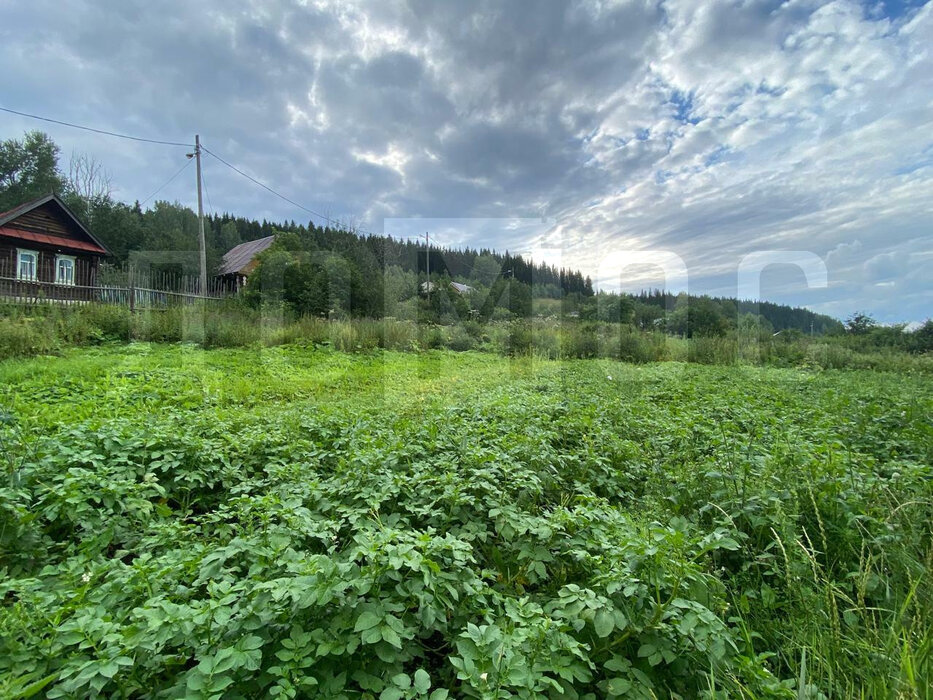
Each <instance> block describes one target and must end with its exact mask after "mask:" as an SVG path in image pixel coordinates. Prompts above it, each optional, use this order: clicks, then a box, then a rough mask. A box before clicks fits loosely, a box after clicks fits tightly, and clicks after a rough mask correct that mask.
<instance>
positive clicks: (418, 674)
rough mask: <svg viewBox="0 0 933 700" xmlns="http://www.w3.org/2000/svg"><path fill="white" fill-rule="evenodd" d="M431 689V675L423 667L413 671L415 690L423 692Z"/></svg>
mask: <svg viewBox="0 0 933 700" xmlns="http://www.w3.org/2000/svg"><path fill="white" fill-rule="evenodd" d="M430 689H431V676H430V674H429V673H428V672H427V671H425V670H424V669H423V668H419V669H418V670H417V671H415V690H417V691H418V692H419V693H421V694H424V693H426V692H428V690H430Z"/></svg>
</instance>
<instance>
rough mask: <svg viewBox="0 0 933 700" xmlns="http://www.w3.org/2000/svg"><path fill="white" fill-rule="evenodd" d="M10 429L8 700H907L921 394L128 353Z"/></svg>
mask: <svg viewBox="0 0 933 700" xmlns="http://www.w3.org/2000/svg"><path fill="white" fill-rule="evenodd" d="M353 332H355V333H356V332H358V333H369V331H366V330H365V329H354V330H353ZM372 333H374V334H375V333H376V331H375V330H373V331H372ZM360 337H363V336H354V337H353V338H350V339H348V340H347V342H348V343H356V342H357V341H358V340H359V338H360ZM365 337H369V336H368V335H366V336H365ZM597 340H598V339H597ZM405 341H406V338H402V339H401V340H400V341H399V342H405ZM366 342H369V341H366ZM633 342H634V341H633ZM376 344H378V343H376ZM707 350H709V351H710V352H715V349H712V350H710V349H704V350H703V351H704V352H705V351H707ZM685 359H686V358H685ZM0 410H2V414H0V439H2V442H0V464H3V465H4V469H5V470H6V472H5V474H4V475H3V484H2V487H0V600H2V605H0V629H2V630H3V634H2V635H0V696H2V697H19V696H26V695H28V694H29V693H30V692H32V693H33V694H34V695H46V696H47V697H88V696H95V695H100V696H106V697H111V696H116V697H164V698H176V697H230V698H234V697H247V698H252V697H257V698H258V697H267V696H269V695H281V696H285V697H321V698H330V697H346V698H364V697H370V698H385V699H388V700H391V699H392V698H415V697H431V698H435V699H439V698H443V697H448V694H449V696H450V697H476V698H494V697H503V698H505V697H526V698H533V697H589V698H598V697H599V698H601V697H615V696H626V697H671V696H680V697H747V698H764V697H788V698H797V697H821V696H826V697H833V698H835V697H838V698H848V697H864V698H876V697H905V698H925V697H929V688H930V678H931V667H930V664H931V662H930V646H931V639H933V635H931V633H930V624H931V623H930V620H933V588H931V582H930V573H929V572H930V570H931V564H933V545H931V530H930V528H931V525H930V524H931V521H933V493H931V492H933V480H931V476H933V475H931V464H933V422H931V420H930V416H931V415H933V382H931V380H929V379H928V378H927V376H926V375H913V376H907V375H899V374H896V373H893V372H884V373H879V372H871V371H853V370H846V371H835V370H826V371H802V370H795V369H775V368H771V369H767V368H753V367H745V366H735V367H722V366H705V365H701V364H685V363H664V364H644V365H626V364H619V363H617V362H613V361H611V360H599V359H594V360H568V361H563V362H555V361H549V360H546V359H542V357H541V356H540V355H539V356H537V357H536V356H534V355H533V354H528V355H524V354H523V355H520V356H518V357H502V356H499V355H495V354H489V353H476V352H450V351H427V352H420V353H404V352H393V351H378V350H373V351H366V352H357V353H356V354H347V353H343V352H338V351H336V350H331V349H328V348H318V349H316V350H315V349H313V348H308V347H299V346H294V345H282V346H276V347H265V346H263V345H261V344H254V345H251V346H250V347H248V348H236V349H215V350H203V349H200V348H198V347H197V346H195V345H193V344H174V345H164V344H148V343H133V344H129V345H125V346H119V347H114V346H105V347H100V348H91V349H71V350H68V349H65V350H63V351H61V355H60V356H56V357H50V356H42V357H34V358H30V359H18V360H7V361H4V362H0Z"/></svg>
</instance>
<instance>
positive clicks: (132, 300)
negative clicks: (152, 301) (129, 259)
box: [126, 267, 136, 314]
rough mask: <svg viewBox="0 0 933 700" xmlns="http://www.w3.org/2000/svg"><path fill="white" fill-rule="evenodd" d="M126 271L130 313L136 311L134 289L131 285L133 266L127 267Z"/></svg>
mask: <svg viewBox="0 0 933 700" xmlns="http://www.w3.org/2000/svg"><path fill="white" fill-rule="evenodd" d="M126 272H127V274H126V277H127V286H128V287H129V293H130V313H131V314H132V313H134V312H135V311H136V289H135V288H134V286H133V268H132V267H131V268H129V269H128V270H127V271H126Z"/></svg>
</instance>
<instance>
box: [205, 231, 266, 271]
mask: <svg viewBox="0 0 933 700" xmlns="http://www.w3.org/2000/svg"><path fill="white" fill-rule="evenodd" d="M273 241H275V236H266V237H265V238H258V239H256V240H255V241H247V242H246V243H240V245H238V246H234V247H233V248H231V249H230V250H228V251H227V253H226V254H225V255H224V258H223V260H222V261H221V263H220V269H219V270H218V272H217V274H219V275H232V274H234V273H237V272H240V271H242V270H243V268H245V267H246V266H247V265H249V264H250V262H252V260H253V258H255V257H256V256H257V255H259V254H260V253H261V252H262V251H264V250H265V249H266V248H268V247H269V246H270V245H272V243H273Z"/></svg>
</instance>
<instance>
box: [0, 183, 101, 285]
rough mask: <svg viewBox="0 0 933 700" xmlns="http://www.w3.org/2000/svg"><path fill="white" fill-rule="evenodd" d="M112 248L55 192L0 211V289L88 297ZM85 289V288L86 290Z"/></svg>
mask: <svg viewBox="0 0 933 700" xmlns="http://www.w3.org/2000/svg"><path fill="white" fill-rule="evenodd" d="M108 255H110V251H108V250H107V248H106V247H105V246H104V245H103V244H102V243H101V242H100V241H98V240H97V239H96V238H94V236H93V235H92V234H91V232H90V231H88V230H87V227H86V226H85V225H84V224H82V223H81V221H80V220H79V219H78V217H77V216H75V215H74V213H73V212H72V211H71V210H70V209H69V208H68V207H67V206H66V205H65V203H64V202H63V201H62V200H61V199H60V198H59V197H58V196H57V195H54V194H48V195H46V196H44V197H39V198H38V199H34V200H33V201H31V202H26V203H25V204H21V205H20V206H18V207H16V208H14V209H11V210H10V211H7V212H4V213H2V214H0V294H3V295H6V296H16V297H32V298H35V297H42V298H46V299H84V298H86V297H88V298H89V295H88V293H85V292H84V291H82V290H88V288H90V287H95V286H96V285H97V273H98V269H99V267H100V262H101V260H102V259H103V258H104V257H106V256H108ZM88 291H89V290H88Z"/></svg>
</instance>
